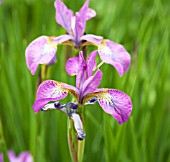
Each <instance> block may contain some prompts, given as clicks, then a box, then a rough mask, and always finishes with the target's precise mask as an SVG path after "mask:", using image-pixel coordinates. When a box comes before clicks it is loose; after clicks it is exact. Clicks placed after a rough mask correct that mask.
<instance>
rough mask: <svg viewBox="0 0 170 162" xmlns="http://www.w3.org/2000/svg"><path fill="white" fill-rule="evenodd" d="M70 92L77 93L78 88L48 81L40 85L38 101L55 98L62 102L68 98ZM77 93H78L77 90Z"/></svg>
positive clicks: (37, 95)
mask: <svg viewBox="0 0 170 162" xmlns="http://www.w3.org/2000/svg"><path fill="white" fill-rule="evenodd" d="M70 90H73V91H75V90H76V88H75V87H73V86H71V85H67V84H65V83H61V82H57V81H54V80H46V81H44V82H42V83H41V84H40V85H39V87H38V90H37V94H36V100H40V99H44V98H55V99H57V100H61V99H63V98H65V97H66V96H67V94H68V92H69V91H70ZM75 93H77V90H76V92H75Z"/></svg>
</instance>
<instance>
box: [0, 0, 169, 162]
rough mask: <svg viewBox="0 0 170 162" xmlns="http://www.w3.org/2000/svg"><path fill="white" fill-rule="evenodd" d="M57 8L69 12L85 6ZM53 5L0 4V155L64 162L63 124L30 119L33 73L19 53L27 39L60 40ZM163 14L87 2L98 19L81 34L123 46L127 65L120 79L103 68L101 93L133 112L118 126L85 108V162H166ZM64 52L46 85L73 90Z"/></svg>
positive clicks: (117, 2) (142, 4)
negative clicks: (124, 97) (112, 92)
mask: <svg viewBox="0 0 170 162" xmlns="http://www.w3.org/2000/svg"><path fill="white" fill-rule="evenodd" d="M64 2H65V3H66V5H67V6H68V7H69V8H71V9H72V10H74V11H78V10H79V8H80V7H81V6H82V4H83V3H84V1H76V0H72V1H70V0H65V1H64ZM53 4H54V1H53V0H4V1H3V3H2V4H1V5H0V152H4V153H5V152H6V150H14V151H15V153H17V154H19V153H20V152H21V151H25V150H30V152H31V154H32V155H33V157H34V161H35V162H46V161H47V162H56V161H60V162H67V161H70V155H69V150H68V145H67V117H66V115H64V114H62V113H61V112H59V111H51V112H46V113H43V112H40V113H39V114H37V115H35V114H34V112H33V110H32V104H33V102H34V100H35V94H36V80H37V77H38V73H36V75H35V76H32V75H31V74H30V72H29V70H28V69H27V67H26V62H25V48H26V47H27V45H28V44H29V43H30V42H31V41H32V40H33V39H35V38H36V37H38V36H40V35H55V36H57V35H60V34H64V33H65V30H64V29H63V28H62V27H60V26H59V25H57V24H56V21H55V9H54V5H53ZM169 6H170V1H168V0H138V1H134V0H128V1H125V0H105V1H104V0H103V1H102V0H101V1H98V0H91V2H90V7H91V8H93V9H95V10H96V12H97V16H96V17H95V18H94V19H92V20H90V21H88V22H87V27H86V33H93V34H96V35H101V36H104V37H105V38H108V39H110V40H112V41H115V42H117V43H121V44H123V45H124V46H125V48H126V49H127V50H128V52H129V53H130V54H131V58H132V62H131V67H130V69H129V71H128V72H127V73H126V74H125V75H124V76H123V77H122V78H120V77H119V76H118V74H117V72H116V70H115V69H114V68H113V67H111V66H110V65H107V64H105V65H103V66H102V67H101V70H102V71H103V79H102V83H101V85H100V87H109V88H115V89H120V90H122V91H124V92H126V93H127V94H129V95H130V97H131V99H132V102H133V111H132V114H131V117H130V119H129V121H128V122H127V123H125V124H123V125H119V124H118V123H117V122H116V120H115V119H113V117H112V116H110V115H108V114H106V113H104V112H103V110H102V109H101V108H100V106H99V105H97V104H96V105H94V106H87V107H86V112H85V113H86V117H85V119H86V121H85V122H86V134H87V137H86V144H85V155H84V162H85V161H90V162H91V161H99V162H103V161H106V162H112V161H115V162H140V161H142V162H151V161H154V162H170V154H169V153H170V138H169V137H170V126H169V123H170V102H169V98H170V64H169V61H170V56H169V55H170V47H169V45H170V30H169V29H170V17H169V15H170V13H169ZM93 49H95V48H93V47H90V48H89V52H90V51H91V50H93ZM66 52H67V51H66V48H65V47H63V46H60V47H58V51H57V57H58V62H57V63H56V64H55V65H52V66H51V67H50V70H51V76H50V77H49V78H51V79H55V80H58V81H62V82H67V83H70V84H74V78H72V77H70V76H68V75H67V74H66V72H65V67H64V65H65V62H66V59H65V53H66ZM72 55H73V54H72ZM69 99H70V98H69V97H68V98H67V99H66V100H69Z"/></svg>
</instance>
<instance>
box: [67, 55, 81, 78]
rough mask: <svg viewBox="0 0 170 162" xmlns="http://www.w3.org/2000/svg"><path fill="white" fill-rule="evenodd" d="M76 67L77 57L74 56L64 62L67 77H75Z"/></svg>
mask: <svg viewBox="0 0 170 162" xmlns="http://www.w3.org/2000/svg"><path fill="white" fill-rule="evenodd" d="M78 67H79V57H78V56H75V57H72V58H69V59H68V60H67V62H66V72H67V73H68V74H69V75H72V76H73V75H77V72H78Z"/></svg>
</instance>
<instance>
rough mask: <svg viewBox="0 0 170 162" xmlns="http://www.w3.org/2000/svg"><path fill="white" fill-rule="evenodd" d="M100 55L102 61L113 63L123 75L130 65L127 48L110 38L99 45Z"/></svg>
mask: <svg viewBox="0 0 170 162" xmlns="http://www.w3.org/2000/svg"><path fill="white" fill-rule="evenodd" d="M98 51H99V55H100V58H101V60H102V61H104V62H105V63H108V64H111V65H113V66H114V67H115V68H116V70H117V71H118V73H119V75H120V76H122V75H123V74H124V73H125V72H126V71H127V70H128V69H129V66H130V55H129V53H128V52H127V51H126V50H125V48H124V47H123V46H122V45H120V44H117V43H114V42H111V41H110V40H104V41H103V43H102V44H100V45H98Z"/></svg>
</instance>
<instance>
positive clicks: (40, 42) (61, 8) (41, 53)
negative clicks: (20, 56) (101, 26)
mask: <svg viewBox="0 0 170 162" xmlns="http://www.w3.org/2000/svg"><path fill="white" fill-rule="evenodd" d="M88 5H89V0H86V2H85V3H84V5H83V6H82V8H81V9H80V11H79V12H76V14H75V15H74V14H73V11H72V10H70V9H68V8H67V6H65V4H64V3H63V2H62V1H61V0H56V1H55V3H54V6H55V8H56V22H57V23H58V24H60V25H61V26H62V27H63V28H64V29H65V30H66V31H67V34H64V35H61V36H58V37H55V36H40V37H38V38H36V39H35V40H33V41H32V42H31V43H30V44H29V45H28V47H27V48H26V52H25V55H26V63H27V66H28V68H29V70H30V71H31V73H32V75H34V74H35V73H36V70H37V68H38V65H39V64H46V65H49V64H53V63H54V62H55V61H56V52H57V46H58V45H61V44H65V45H70V46H73V47H74V48H78V49H81V48H82V47H83V46H86V45H94V46H97V47H98V52H99V55H100V58H101V60H102V61H103V62H105V63H108V64H111V65H112V66H114V67H115V68H116V70H117V71H118V74H119V75H120V76H122V75H123V74H124V73H125V72H126V71H127V70H128V68H129V66H130V55H129V54H128V52H127V51H126V50H125V48H124V47H123V46H122V45H120V44H117V43H114V42H112V41H110V40H107V39H103V37H101V36H96V35H93V34H84V33H85V27H86V21H87V20H89V19H91V18H93V17H94V16H96V12H95V11H94V10H93V9H90V8H89V7H88Z"/></svg>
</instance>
